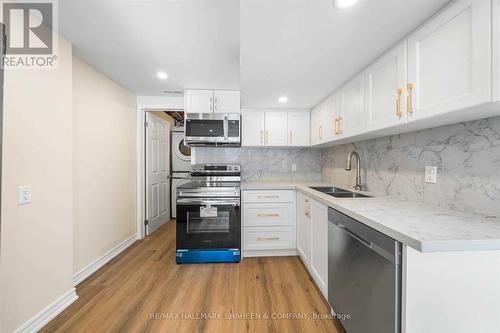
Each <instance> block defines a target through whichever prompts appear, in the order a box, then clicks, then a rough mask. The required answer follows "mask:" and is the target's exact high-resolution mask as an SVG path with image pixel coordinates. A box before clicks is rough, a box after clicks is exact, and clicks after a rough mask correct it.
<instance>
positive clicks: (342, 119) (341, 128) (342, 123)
mask: <svg viewBox="0 0 500 333" xmlns="http://www.w3.org/2000/svg"><path fill="white" fill-rule="evenodd" d="M343 131H344V118H342V117H339V134H342V132H343Z"/></svg>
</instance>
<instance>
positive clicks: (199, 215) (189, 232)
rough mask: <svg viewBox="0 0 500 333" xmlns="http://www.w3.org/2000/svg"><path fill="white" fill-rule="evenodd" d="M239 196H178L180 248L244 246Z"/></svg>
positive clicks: (178, 241) (178, 239)
mask: <svg viewBox="0 0 500 333" xmlns="http://www.w3.org/2000/svg"><path fill="white" fill-rule="evenodd" d="M240 215H241V211H240V199H239V198H227V199H222V198H221V199H203V198H178V199H177V227H176V229H177V231H176V232H177V249H178V250H180V249H187V250H193V249H240V246H241V217H240Z"/></svg>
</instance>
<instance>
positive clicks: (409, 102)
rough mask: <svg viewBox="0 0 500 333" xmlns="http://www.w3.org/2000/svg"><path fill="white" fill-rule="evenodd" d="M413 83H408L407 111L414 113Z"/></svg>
mask: <svg viewBox="0 0 500 333" xmlns="http://www.w3.org/2000/svg"><path fill="white" fill-rule="evenodd" d="M413 87H414V86H413V83H408V84H407V85H406V112H407V113H413V101H412V91H413Z"/></svg>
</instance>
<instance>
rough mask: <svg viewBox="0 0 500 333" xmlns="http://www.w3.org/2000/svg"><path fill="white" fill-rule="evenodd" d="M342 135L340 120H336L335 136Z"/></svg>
mask: <svg viewBox="0 0 500 333" xmlns="http://www.w3.org/2000/svg"><path fill="white" fill-rule="evenodd" d="M339 134H340V118H335V135H339Z"/></svg>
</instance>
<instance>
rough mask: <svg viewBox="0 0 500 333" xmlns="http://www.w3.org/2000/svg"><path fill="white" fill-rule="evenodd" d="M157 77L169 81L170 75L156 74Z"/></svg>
mask: <svg viewBox="0 0 500 333" xmlns="http://www.w3.org/2000/svg"><path fill="white" fill-rule="evenodd" d="M156 76H157V77H158V78H159V79H160V80H166V79H168V74H167V73H165V72H158V73H156Z"/></svg>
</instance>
